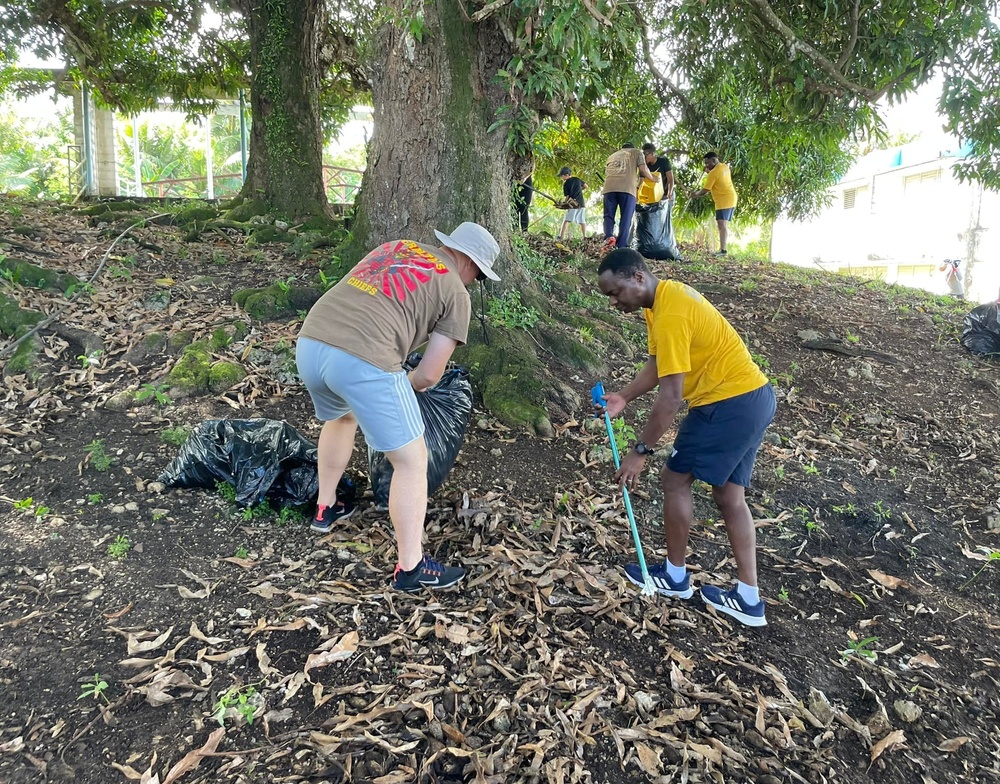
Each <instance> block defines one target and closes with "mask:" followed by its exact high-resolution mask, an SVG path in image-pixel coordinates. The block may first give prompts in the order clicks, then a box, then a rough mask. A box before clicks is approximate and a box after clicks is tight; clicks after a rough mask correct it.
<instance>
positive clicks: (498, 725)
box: [493, 713, 510, 732]
mask: <svg viewBox="0 0 1000 784" xmlns="http://www.w3.org/2000/svg"><path fill="white" fill-rule="evenodd" d="M493 729H495V730H496V731H497V732H510V716H508V715H507V714H506V713H501V714H500V715H499V716H496V717H494V719H493Z"/></svg>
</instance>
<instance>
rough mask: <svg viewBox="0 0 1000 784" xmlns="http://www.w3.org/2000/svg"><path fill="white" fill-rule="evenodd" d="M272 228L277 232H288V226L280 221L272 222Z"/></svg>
mask: <svg viewBox="0 0 1000 784" xmlns="http://www.w3.org/2000/svg"><path fill="white" fill-rule="evenodd" d="M274 228H276V229H277V230H278V231H288V224H287V223H285V222H284V221H282V220H276V221H275V222H274Z"/></svg>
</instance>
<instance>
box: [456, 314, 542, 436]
mask: <svg viewBox="0 0 1000 784" xmlns="http://www.w3.org/2000/svg"><path fill="white" fill-rule="evenodd" d="M455 361H456V362H458V363H459V364H461V365H463V366H464V367H465V368H466V369H468V371H469V378H470V380H471V381H472V386H473V389H474V390H475V391H476V394H477V395H479V397H480V399H481V400H482V402H483V406H485V408H486V409H487V410H488V411H489V412H490V413H492V414H493V415H495V416H496V417H497V418H499V419H500V420H501V421H502V422H504V423H506V424H508V425H511V426H515V427H516V426H519V425H527V426H528V427H531V428H533V429H534V431H535V432H536V433H539V434H541V435H551V432H552V423H551V422H549V417H548V412H547V411H546V409H545V400H546V398H547V394H546V390H545V383H544V381H543V380H542V373H543V369H542V366H541V363H540V362H539V361H538V358H537V357H536V355H535V346H534V344H533V343H531V341H530V338H528V336H527V333H525V332H523V331H520V330H506V329H497V328H494V329H491V330H490V344H489V345H485V344H484V343H483V342H482V337H481V335H480V333H479V332H478V331H476V330H472V331H470V333H469V344H468V345H466V346H463V347H461V348H459V349H458V350H457V351H456V352H455Z"/></svg>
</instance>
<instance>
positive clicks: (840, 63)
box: [837, 0, 861, 71]
mask: <svg viewBox="0 0 1000 784" xmlns="http://www.w3.org/2000/svg"><path fill="white" fill-rule="evenodd" d="M860 6H861V0H854V4H853V5H852V6H851V28H850V33H849V35H848V38H847V46H845V47H844V51H843V52H841V53H840V58H839V59H838V60H837V68H838V69H839V70H841V71H843V70H844V66H845V65H847V63H848V62H849V61H850V59H851V55H852V54H854V47H855V46H857V43H858V17H859V16H860V15H861V9H860Z"/></svg>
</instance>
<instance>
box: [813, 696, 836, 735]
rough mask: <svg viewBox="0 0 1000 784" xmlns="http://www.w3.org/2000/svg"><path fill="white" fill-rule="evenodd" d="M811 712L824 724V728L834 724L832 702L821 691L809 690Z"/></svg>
mask: <svg viewBox="0 0 1000 784" xmlns="http://www.w3.org/2000/svg"><path fill="white" fill-rule="evenodd" d="M809 712H810V713H812V715H813V716H815V717H816V718H817V719H819V720H820V721H821V722H823V726H824V727H829V726H830V725H831V724H833V718H834V712H833V706H832V705H831V704H830V700H828V699H827V697H826V695H825V694H824V693H823V692H821V691H820V690H819V689H816V688H812V687H810V689H809Z"/></svg>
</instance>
